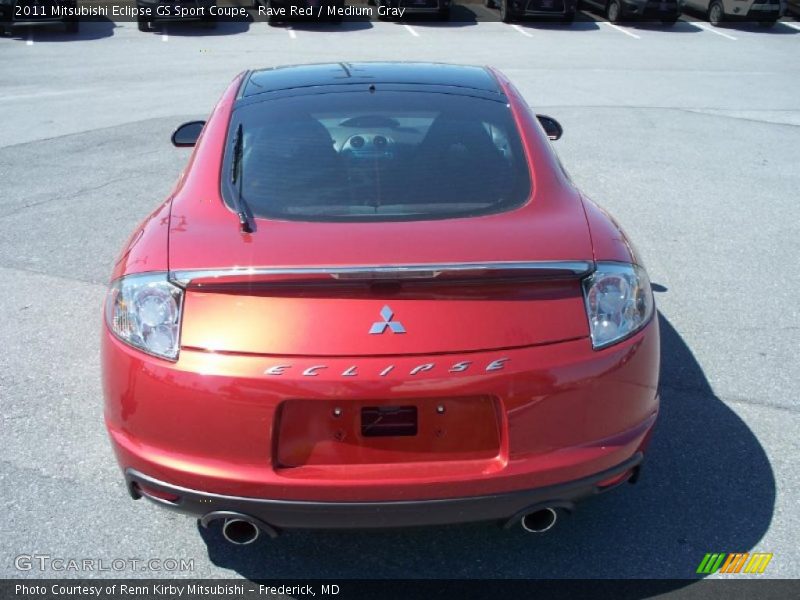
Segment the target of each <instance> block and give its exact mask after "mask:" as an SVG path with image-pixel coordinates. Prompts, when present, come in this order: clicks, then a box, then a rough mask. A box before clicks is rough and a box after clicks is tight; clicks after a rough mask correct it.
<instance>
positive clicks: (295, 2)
mask: <svg viewBox="0 0 800 600" xmlns="http://www.w3.org/2000/svg"><path fill="white" fill-rule="evenodd" d="M259 6H263V7H264V8H265V9H270V8H271V9H273V11H276V12H272V13H270V14H269V15H268V16H267V21H268V22H269V23H270V25H274V24H275V23H278V22H281V21H287V20H293V19H299V18H303V16H305V15H306V14H308V13H307V12H306V11H309V9H310V14H308V18H309V19H318V20H320V21H328V22H330V23H339V22H341V20H342V16H341V14H330V13H329V12H328V8H336V9H340V8H344V6H345V2H344V0H253V8H258V7H259ZM320 6H322V12H321V13H320V12H319V9H320ZM293 8H294V9H296V10H295V12H294V13H293V12H292V9H293ZM281 9H282V12H283V15H284V16H281V15H280V14H278V13H277V11H280V10H281ZM297 9H299V10H297ZM300 11H302V12H300Z"/></svg>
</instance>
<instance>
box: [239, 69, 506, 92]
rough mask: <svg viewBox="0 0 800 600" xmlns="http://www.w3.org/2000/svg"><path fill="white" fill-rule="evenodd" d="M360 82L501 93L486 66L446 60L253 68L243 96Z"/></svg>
mask: <svg viewBox="0 0 800 600" xmlns="http://www.w3.org/2000/svg"><path fill="white" fill-rule="evenodd" d="M359 83H361V84H400V85H437V86H451V87H459V88H469V89H474V90H481V91H484V92H494V93H501V89H500V87H499V85H498V83H497V81H496V80H495V78H494V77H493V76H492V75H491V73H490V72H489V71H488V70H487V69H485V68H483V67H474V66H466V65H451V64H442V63H410V62H352V63H322V64H311V65H295V66H286V67H273V68H269V69H261V70H257V71H252V72H251V73H250V74H249V77H247V79H246V81H245V83H244V86H243V88H242V90H241V92H240V97H243V98H247V97H250V96H255V95H258V94H264V93H267V92H277V91H280V90H288V89H296V88H308V87H315V86H330V85H346V84H359Z"/></svg>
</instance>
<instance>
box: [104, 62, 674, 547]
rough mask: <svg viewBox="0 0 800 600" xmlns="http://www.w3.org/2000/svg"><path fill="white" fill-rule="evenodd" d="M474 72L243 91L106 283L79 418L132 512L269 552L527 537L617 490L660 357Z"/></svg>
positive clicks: (443, 68) (509, 111)
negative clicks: (472, 528)
mask: <svg viewBox="0 0 800 600" xmlns="http://www.w3.org/2000/svg"><path fill="white" fill-rule="evenodd" d="M560 135H561V127H560V126H559V124H558V123H557V122H556V121H555V120H554V119H551V118H549V117H545V116H541V115H540V116H538V117H537V115H535V114H533V113H532V112H531V111H530V110H529V108H528V105H527V104H526V102H525V100H524V99H523V98H522V97H521V95H520V94H519V92H518V91H517V90H516V89H515V88H514V86H513V85H512V84H511V83H510V82H509V81H508V79H506V78H505V77H504V76H503V75H502V74H501V73H499V72H498V71H496V70H494V69H491V68H480V67H468V66H453V65H441V64H408V63H340V64H321V65H303V66H295V67H282V68H271V69H264V70H258V71H249V72H246V73H243V74H241V75H239V76H238V77H237V78H236V79H235V80H234V81H233V83H232V84H231V85H230V87H228V89H227V91H226V92H225V94H224V95H223V97H222V99H221V100H220V102H219V104H218V105H217V106H216V108H215V109H214V112H213V113H212V114H211V117H210V118H209V119H208V121H206V122H205V123H202V122H193V123H188V124H185V125H183V126H181V127H180V128H179V129H178V130H177V131H176V132H175V133H174V134H173V143H175V144H176V145H178V146H195V148H194V152H193V154H192V157H191V159H190V161H189V165H188V167H187V168H186V170H185V171H184V173H183V174H182V175H181V177H180V179H179V181H178V183H177V186H176V187H175V190H174V191H173V193H172V194H171V195H170V196H169V198H168V199H167V200H166V201H165V202H164V203H163V204H162V205H161V206H160V207H159V208H157V209H156V210H155V212H153V213H152V215H150V217H149V218H148V219H146V220H145V221H144V223H143V224H142V225H141V226H140V227H139V228H138V229H137V230H136V231H135V233H134V234H133V235H132V236H131V238H130V240H129V241H128V243H127V245H126V246H125V249H124V250H123V252H122V254H121V256H120V258H119V260H118V262H117V263H116V266H115V268H114V272H113V275H112V279H111V285H110V289H109V293H108V298H107V303H106V307H105V327H104V331H103V340H102V362H103V382H104V392H105V417H106V423H107V425H108V431H109V434H110V437H111V440H112V443H113V447H114V449H115V451H116V454H117V458H118V460H119V463H120V465H121V466H122V469H123V471H124V475H125V480H126V482H127V486H128V489H129V491H130V494H131V496H133V497H134V498H140V497H142V496H145V497H147V498H150V499H151V500H154V501H155V502H158V503H159V504H161V505H163V506H165V507H168V508H172V509H176V510H178V511H183V512H185V513H189V514H192V515H195V516H197V517H198V518H200V520H201V523H202V524H203V525H208V524H209V523H210V522H212V521H216V520H219V521H220V523H221V524H222V525H223V531H224V534H225V536H226V538H227V539H229V540H230V541H232V542H235V543H240V544H241V543H249V542H252V541H254V540H255V539H256V538H257V537H258V535H259V533H265V534H268V535H270V536H275V535H277V532H278V531H280V530H281V529H291V528H360V527H388V526H410V525H432V524H442V523H459V522H467V521H479V520H495V521H499V522H501V523H503V524H505V525H506V526H511V525H513V524H515V523H520V524H521V525H522V527H524V528H525V530H527V531H537V532H538V531H544V530H547V529H549V528H550V527H552V526H553V524H554V523H555V522H556V518H557V516H558V514H559V513H560V512H562V511H570V510H572V508H573V506H574V503H575V502H576V501H577V500H579V499H581V498H584V497H588V496H592V495H594V494H597V493H599V492H603V491H606V490H608V489H611V488H613V487H615V486H617V485H619V484H621V483H623V482H625V481H634V480H635V479H636V478H637V476H638V473H639V469H640V465H641V462H642V457H643V453H644V451H645V447H646V446H647V442H648V439H649V436H650V432H651V429H652V427H653V424H654V422H655V420H656V415H657V413H658V403H659V395H658V374H659V336H658V323H657V320H656V319H655V318H654V304H653V296H652V292H651V289H650V282H649V281H648V277H647V273H646V272H645V270H644V268H643V267H642V265H641V261H640V260H639V258H638V257H637V255H636V253H635V251H634V250H633V246H632V245H631V243H630V242H629V241H628V239H627V237H626V236H625V234H624V233H623V232H622V230H621V229H620V228H619V226H618V225H617V224H616V223H615V221H614V220H613V219H612V218H611V217H609V216H608V215H607V214H606V213H605V212H603V210H601V209H600V208H598V207H597V206H596V205H595V204H593V203H592V202H591V201H589V200H588V199H587V198H586V197H584V196H582V195H581V193H580V192H579V191H578V190H577V189H576V188H575V186H574V184H573V183H572V182H571V181H570V179H569V177H568V176H567V174H566V173H565V172H564V169H563V168H562V166H561V164H560V163H559V161H558V159H557V157H556V155H555V153H554V152H553V150H552V149H551V143H550V141H549V139H557V138H558V137H560Z"/></svg>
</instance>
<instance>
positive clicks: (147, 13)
mask: <svg viewBox="0 0 800 600" xmlns="http://www.w3.org/2000/svg"><path fill="white" fill-rule="evenodd" d="M216 7H217V2H216V0H136V8H137V9H138V13H139V14H137V16H136V22H137V24H138V26H139V31H150V30H151V29H152V27H153V25H154V24H155V23H156V22H174V21H181V22H183V21H199V22H201V23H203V24H205V26H206V27H209V28H214V27H216V26H217V15H216V14H215V12H214V10H215V9H216ZM212 9H214V10H212Z"/></svg>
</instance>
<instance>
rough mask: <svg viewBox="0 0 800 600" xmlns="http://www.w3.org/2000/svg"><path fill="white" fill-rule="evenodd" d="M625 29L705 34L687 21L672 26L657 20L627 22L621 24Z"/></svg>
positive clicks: (677, 22)
mask: <svg viewBox="0 0 800 600" xmlns="http://www.w3.org/2000/svg"><path fill="white" fill-rule="evenodd" d="M620 25H623V26H625V27H629V28H631V29H638V30H642V31H654V32H664V33H703V30H702V29H701V28H700V27H697V26H695V25H693V24H692V23H688V22H686V21H681V20H679V21H676V22H675V23H672V24H669V25H667V24H665V23H662V22H661V21H655V20H650V19H648V20H641V21H627V22H624V23H620Z"/></svg>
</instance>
